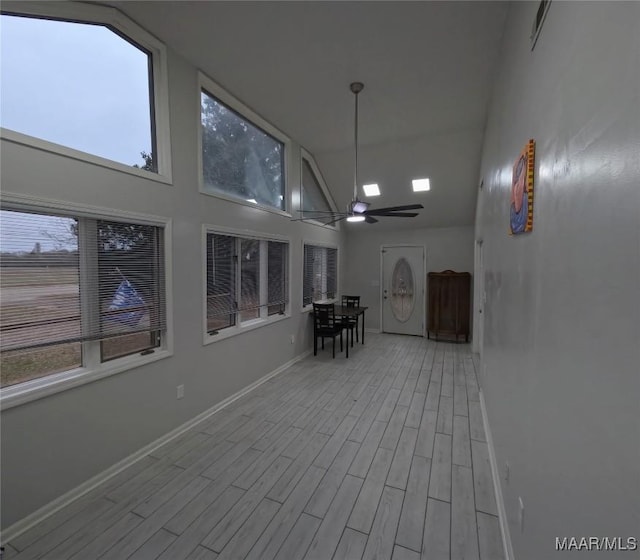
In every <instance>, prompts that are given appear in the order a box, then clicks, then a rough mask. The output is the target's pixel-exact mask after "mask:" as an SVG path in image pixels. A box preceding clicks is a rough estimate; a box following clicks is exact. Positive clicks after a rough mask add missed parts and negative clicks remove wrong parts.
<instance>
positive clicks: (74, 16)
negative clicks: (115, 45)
mask: <svg viewBox="0 0 640 560" xmlns="http://www.w3.org/2000/svg"><path fill="white" fill-rule="evenodd" d="M0 11H1V12H2V14H6V15H18V16H26V17H29V16H32V17H36V18H40V19H56V20H63V21H67V22H70V23H74V22H75V23H88V24H100V25H104V26H106V27H109V28H111V29H112V30H113V31H114V32H116V33H117V34H119V35H121V36H122V37H123V39H124V40H130V41H131V42H133V43H135V44H137V45H139V46H140V47H142V48H143V49H145V50H146V51H148V53H149V55H150V57H151V67H152V72H151V74H152V76H150V78H152V80H150V85H151V88H152V89H153V91H151V92H150V93H151V97H152V99H153V112H152V111H151V108H150V110H149V113H150V114H151V115H152V122H153V127H152V131H151V132H152V135H153V133H155V137H152V145H153V144H155V149H156V154H155V155H156V159H157V162H156V163H157V166H158V169H157V172H154V171H146V170H144V169H140V168H136V167H133V166H129V165H126V164H124V163H121V162H118V161H114V160H111V159H108V158H105V157H102V156H98V155H95V154H92V153H90V152H83V151H81V150H78V149H76V148H70V147H68V146H64V145H63V144H57V143H55V142H51V141H49V140H44V139H42V138H39V137H37V136H31V135H29V134H24V133H22V132H17V131H15V130H10V129H7V128H0V138H2V139H3V140H7V141H9V142H12V143H14V144H20V145H23V146H29V147H31V148H35V149H38V150H42V151H46V152H51V153H54V154H58V155H61V156H64V157H67V158H71V159H75V160H78V161H82V162H85V163H90V164H93V165H98V166H101V167H106V168H108V169H114V170H116V171H120V172H124V173H128V174H130V175H135V176H138V177H144V178H145V179H150V180H152V181H156V182H159V183H165V184H172V183H173V178H172V166H171V130H170V124H169V85H168V71H167V51H166V47H165V46H164V44H163V43H161V42H160V41H159V40H158V39H156V38H155V37H154V36H153V35H151V34H150V33H148V32H147V31H146V30H144V29H143V28H142V27H140V26H139V25H137V24H136V23H134V22H133V21H132V20H130V19H129V18H128V17H127V16H125V15H124V14H123V13H122V12H120V11H119V10H118V9H116V8H111V7H106V6H98V5H91V4H82V3H79V2H64V3H58V2H42V1H37V2H19V1H15V0H6V1H5V2H3V3H2V6H1V9H0Z"/></svg>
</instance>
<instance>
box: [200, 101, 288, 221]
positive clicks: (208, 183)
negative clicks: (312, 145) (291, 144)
mask: <svg viewBox="0 0 640 560" xmlns="http://www.w3.org/2000/svg"><path fill="white" fill-rule="evenodd" d="M200 109H201V112H200V115H201V143H202V190H203V191H204V192H205V193H208V194H218V195H222V196H226V197H230V198H232V199H234V200H238V201H241V202H243V203H245V204H255V205H256V206H262V207H265V208H273V209H276V210H281V211H284V210H285V209H286V204H285V192H286V189H285V173H284V170H285V143H284V140H283V139H281V138H278V137H276V131H275V130H269V131H267V130H265V129H267V128H269V129H271V127H269V126H268V125H267V123H262V124H263V125H264V126H258V125H257V124H254V122H252V121H250V120H249V119H247V118H245V117H244V116H242V115H241V114H240V113H238V112H236V111H235V110H234V109H232V108H231V107H230V106H229V105H228V104H225V103H224V102H223V101H221V100H220V99H219V98H218V97H216V96H214V95H213V94H212V93H210V92H209V91H208V90H206V89H202V91H201V94H200ZM256 117H257V115H256ZM255 120H257V119H255Z"/></svg>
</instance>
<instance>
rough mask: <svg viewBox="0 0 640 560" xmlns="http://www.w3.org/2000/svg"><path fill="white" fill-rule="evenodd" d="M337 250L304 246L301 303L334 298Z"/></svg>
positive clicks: (305, 304)
mask: <svg viewBox="0 0 640 560" xmlns="http://www.w3.org/2000/svg"><path fill="white" fill-rule="evenodd" d="M337 280H338V250H337V249H335V248H333V247H322V246H318V245H307V244H305V246H304V273H303V282H302V305H303V307H308V306H310V305H311V304H312V303H314V302H317V301H323V300H327V299H334V298H335V297H336V293H337Z"/></svg>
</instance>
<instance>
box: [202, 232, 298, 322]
mask: <svg viewBox="0 0 640 560" xmlns="http://www.w3.org/2000/svg"><path fill="white" fill-rule="evenodd" d="M288 254H289V244H288V243H287V242H280V241H271V240H268V239H258V238H249V237H236V236H230V235H225V234H219V233H208V234H207V331H208V332H209V334H216V333H217V332H218V331H219V330H220V329H224V328H227V327H232V326H235V325H237V324H238V323H242V322H246V321H251V320H254V319H261V318H265V317H268V316H270V315H275V314H282V313H285V310H286V305H287V303H288V294H289V287H288Z"/></svg>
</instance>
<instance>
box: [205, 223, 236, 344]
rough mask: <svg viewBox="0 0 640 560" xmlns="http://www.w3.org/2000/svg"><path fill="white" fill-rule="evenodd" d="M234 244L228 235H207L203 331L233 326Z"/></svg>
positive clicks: (234, 288)
mask: <svg viewBox="0 0 640 560" xmlns="http://www.w3.org/2000/svg"><path fill="white" fill-rule="evenodd" d="M236 261H237V255H236V245H235V238H233V237H231V236H229V235H220V234H217V233H210V234H208V235H207V330H208V331H217V330H218V329H223V328H226V327H231V326H233V325H235V324H236V311H237V308H236Z"/></svg>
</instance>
